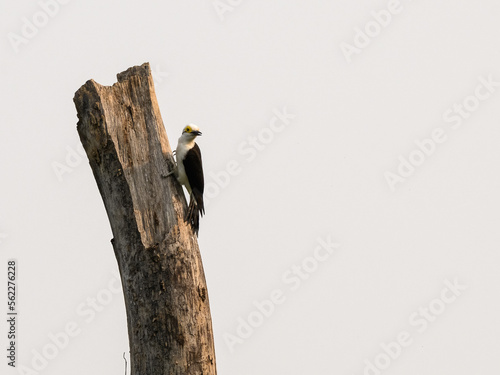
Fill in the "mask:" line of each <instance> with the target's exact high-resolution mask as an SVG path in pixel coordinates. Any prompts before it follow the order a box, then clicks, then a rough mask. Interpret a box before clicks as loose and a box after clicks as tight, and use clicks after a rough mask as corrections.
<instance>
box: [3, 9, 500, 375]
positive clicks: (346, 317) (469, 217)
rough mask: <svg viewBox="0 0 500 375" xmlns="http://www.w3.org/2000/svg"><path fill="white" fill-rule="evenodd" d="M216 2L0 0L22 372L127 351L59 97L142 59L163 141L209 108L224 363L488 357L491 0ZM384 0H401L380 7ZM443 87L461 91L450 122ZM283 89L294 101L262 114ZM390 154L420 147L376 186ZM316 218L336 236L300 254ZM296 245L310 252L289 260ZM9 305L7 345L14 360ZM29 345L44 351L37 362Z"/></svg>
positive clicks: (363, 363) (205, 239)
mask: <svg viewBox="0 0 500 375" xmlns="http://www.w3.org/2000/svg"><path fill="white" fill-rule="evenodd" d="M219 3H222V4H232V5H227V7H229V8H230V10H229V8H227V9H226V10H225V11H221V10H220V9H219V12H218V11H217V10H216V8H215V7H214V1H212V0H203V1H194V0H186V1H176V2H174V1H170V2H160V1H95V0H88V1H78V0H73V1H68V2H67V4H64V5H62V4H61V5H59V8H58V9H57V8H55V7H52V8H51V9H52V13H53V15H52V16H45V18H44V15H43V14H40V13H39V12H41V11H42V7H41V5H40V4H39V3H37V2H35V1H30V2H27V1H26V2H13V1H7V0H2V1H1V11H0V19H1V38H0V49H1V69H0V72H1V87H2V91H1V101H0V113H1V127H0V160H1V163H0V175H1V176H2V184H1V189H2V190H1V192H2V194H1V195H0V241H1V243H0V248H1V257H0V258H1V259H0V261H1V263H0V264H1V267H0V277H1V280H2V281H0V285H6V279H7V275H6V269H7V259H10V258H15V259H17V262H18V270H17V271H18V273H17V276H18V298H19V299H18V311H19V316H18V326H17V329H18V334H19V336H18V343H17V345H18V351H17V364H18V366H20V365H23V366H25V367H24V369H25V370H24V371H21V372H20V373H30V374H38V373H40V374H53V375H56V374H68V373H71V374H89V373H103V374H104V373H116V374H118V373H123V371H124V361H123V358H122V353H123V352H128V339H127V328H126V319H125V308H124V302H123V298H122V296H121V293H112V291H110V287H111V289H112V290H114V289H115V287H116V285H115V284H114V282H115V276H114V274H113V270H117V265H116V260H115V258H114V254H113V250H112V247H111V244H110V240H111V237H112V235H111V231H110V227H109V223H108V220H107V217H106V213H105V210H104V206H103V204H102V200H101V197H100V195H99V192H98V190H97V186H96V183H95V180H94V178H93V175H92V173H91V170H90V167H89V165H88V162H87V159H86V157H83V158H80V157H79V156H78V155H79V154H78V145H79V139H78V135H77V132H76V122H77V118H76V110H75V107H74V104H73V101H72V99H73V95H74V93H75V91H76V90H77V89H78V88H79V87H80V86H81V85H83V84H84V83H85V81H86V80H88V79H90V78H93V79H94V80H96V81H97V82H99V83H101V84H105V85H111V84H113V83H114V82H115V81H116V73H119V72H121V71H124V70H126V69H127V68H129V67H130V66H133V65H140V64H142V63H144V62H146V61H148V62H150V64H151V67H152V69H153V71H154V72H155V73H154V76H155V81H156V94H157V98H158V101H159V104H160V108H161V111H162V116H163V121H164V123H165V127H166V130H167V134H168V135H169V138H170V142H171V144H172V146H173V147H175V144H176V142H177V138H178V136H179V135H180V132H181V130H182V128H183V126H184V125H185V124H187V123H190V122H192V123H195V124H197V125H198V126H200V128H201V130H202V131H203V136H202V137H201V138H199V140H198V144H199V145H200V148H201V150H202V153H203V157H204V168H205V175H206V184H207V188H208V186H211V188H210V189H208V190H207V192H206V194H207V200H208V201H209V202H208V204H207V210H206V211H207V212H206V216H205V217H204V218H203V219H202V222H201V229H200V237H199V244H200V249H201V251H202V256H203V262H204V267H205V272H206V277H207V282H208V287H209V295H210V303H211V309H212V318H213V326H214V334H215V343H216V355H217V368H218V373H219V374H239V375H244V374H349V375H352V374H356V375H360V374H363V373H365V374H377V371H381V370H373V369H372V370H368V369H367V366H368V363H371V364H374V363H378V365H379V366H381V367H384V369H383V371H381V372H380V373H383V374H406V375H412V374H454V375H458V374H473V373H476V374H480V373H484V374H486V373H488V374H493V373H498V372H499V371H500V362H499V361H498V353H499V351H500V341H499V340H498V337H499V335H500V321H499V318H498V316H499V312H500V311H499V310H500V304H499V303H498V298H499V295H500V276H499V275H500V274H499V272H498V268H499V265H500V256H499V254H498V251H499V247H498V245H499V242H500V241H499V240H500V238H499V233H500V231H499V227H500V219H499V214H498V213H499V211H500V199H499V198H498V192H499V188H500V177H499V173H498V164H499V163H498V162H499V161H500V147H499V146H498V145H499V142H500V131H499V123H500V87H498V86H495V85H494V84H493V85H492V87H490V91H488V89H487V88H486V87H484V85H483V87H480V88H479V89H478V90H479V91H476V88H477V87H479V86H481V79H483V80H488V79H489V80H490V81H493V82H500V23H499V22H498V14H499V12H500V3H498V1H494V0H488V1H487V0H485V1H481V2H473V1H465V0H453V1H452V0H446V1H440V2H435V1H430V0H419V1H409V0H401V2H399V5H397V3H398V2H397V1H396V2H395V1H394V0H393V1H391V2H389V1H369V2H367V1H360V0H356V1H353V0H335V1H308V2H305V1H297V0H275V1H272V2H271V1H264V0H253V1H237V0H231V1H230V0H222V1H220V2H219ZM389 3H391V4H392V5H391V6H393V5H394V4H396V5H397V7H396V8H395V9H397V12H395V13H393V14H392V16H391V18H390V20H388V19H387V17H386V18H385V23H386V26H385V27H382V26H377V24H374V22H375V21H374V19H375V16H374V15H373V13H372V12H373V11H376V12H380V11H381V10H383V9H387V8H388V4H389ZM377 14H386V13H377ZM381 17H382V18H381ZM33 18H35V20H33ZM378 18H379V20H383V19H384V18H383V16H378ZM26 22H37V23H38V24H39V25H40V26H39V27H38V31H37V32H36V34H35V31H33V30H29V28H28V29H26V26H24V30H23V25H25V24H26ZM380 22H383V21H380ZM44 23H45V25H43V24H44ZM365 27H368V32H370V33H371V35H372V36H371V37H368V38H369V39H368V42H367V41H366V40H365V41H364V42H365V43H366V44H368V45H367V46H366V47H365V46H364V45H363V44H362V43H363V40H362V39H363V37H360V36H359V32H358V31H356V28H359V29H361V30H364V29H365ZM23 31H24V32H25V36H29V37H26V39H25V41H24V42H25V43H21V44H18V45H16V43H11V41H10V39H12V38H15V37H13V34H16V35H17V36H18V37H20V38H21V37H22V38H24V37H25V36H23ZM29 32H31V34H29ZM9 33H11V34H9ZM356 35H358V37H357V39H356V40H355V38H356ZM18 40H19V39H18ZM343 43H345V44H343ZM355 43H358V44H357V46H358V47H362V48H358V47H356V44H355ZM347 44H349V45H351V46H353V48H358V49H357V53H354V54H351V55H349V56H348V55H346V53H344V52H343V49H342V46H344V49H345V48H346V45H347ZM15 45H16V46H15ZM16 50H17V51H16ZM349 60H350V61H349ZM480 77H482V78H480ZM476 93H479V94H480V97H481V99H474V95H476ZM487 94H489V95H487ZM486 96H488V98H486ZM464 101H465V102H466V103H464ZM455 104H456V105H459V104H460V105H466V106H467V108H468V109H469V110H468V111H467V112H463V111H462V113H464V115H462V116H461V117H458V118H457V117H456V116H457V115H456V114H455V115H454V116H455V121H454V122H452V121H450V118H449V117H448V122H447V121H446V120H445V119H444V118H443V115H444V114H445V113H447V111H449V110H452V111H453V108H458V107H454V105H455ZM284 108H286V111H287V112H288V113H289V114H293V115H294V116H295V117H294V118H293V119H290V120H289V123H288V124H286V126H284V127H283V129H282V130H281V131H279V132H272V131H271V132H270V130H266V128H268V129H269V126H270V121H271V120H272V118H273V117H274V116H275V114H274V113H275V111H282V110H283V109H284ZM450 113H451V112H449V113H448V114H450ZM277 124H280V122H277ZM454 125H457V126H456V127H457V128H456V129H454V128H453V126H454ZM458 125H460V126H458ZM280 129H281V128H280ZM436 129H443V130H442V131H444V137H445V138H446V141H445V142H443V143H441V144H436V143H434V146H433V147H431V146H429V143H427V145H428V147H429V149H428V150H432V152H431V151H429V152H428V153H429V155H424V154H423V153H422V152H421V151H419V148H418V147H417V145H416V143H415V142H416V141H422V140H423V139H426V138H430V137H431V135H432V134H433V131H434V130H436ZM249 137H257V139H260V140H259V146H258V149H257V148H255V147H254V146H251V145H250V143H249ZM259 137H260V138H259ZM266 142H267V143H266ZM249 148H253V149H254V154H255V158H254V159H252V160H249V159H250V154H249V151H248V149H249ZM245 150H247V151H246V152H247V153H245ZM400 155H401V156H402V158H403V159H405V160H408V159H409V158H410V155H413V158H414V159H413V160H414V161H416V163H417V164H420V165H418V166H416V167H413V168H414V170H413V171H410V172H408V171H407V172H408V174H407V177H403V178H401V180H404V181H400V182H397V183H396V184H395V185H394V189H391V188H390V186H389V184H388V182H387V180H386V175H387V172H390V173H394V174H395V175H396V174H397V173H398V166H399V164H400V163H401V162H400V160H401V159H399V157H400ZM230 161H232V163H233V164H235V163H237V165H238V168H237V173H233V175H232V176H230V180H229V181H227V178H226V179H222V175H224V173H225V172H223V171H225V170H226V166H227V163H228V162H230ZM61 166H65V169H63V171H64V173H62V174H61ZM401 168H402V167H401ZM57 171H59V172H57ZM216 175H218V176H219V177H218V179H219V180H218V179H217V178H216V177H214V176H216ZM226 177H227V176H226ZM221 179H222V180H221ZM217 181H218V182H217ZM217 183H218V185H217ZM393 190H394V191H393ZM208 195H210V197H209V196H208ZM328 238H330V239H331V241H333V242H336V243H338V245H339V246H338V248H337V249H336V250H335V252H334V253H332V254H331V256H329V257H328V259H326V260H324V261H317V260H314V258H310V257H312V256H314V253H315V249H316V248H317V246H318V243H319V242H318V241H319V240H320V239H323V240H326V239H328ZM322 254H323V255H324V253H322ZM323 259H324V257H323ZM294 265H295V266H297V267H302V265H304V266H306V268H307V270H308V271H307V272H305V274H304V270H303V268H302V271H301V272H302V273H301V275H302V276H303V279H300V281H297V280H299V279H297V277H298V275H295V276H294V277H295V280H296V281H295V282H294V283H291V282H290V281H289V280H290V278H289V277H290V275H291V274H290V272H293V271H292V270H293V269H295V270H296V268H292V267H293V266H294ZM287 276H288V278H287ZM283 277H285V278H283ZM4 280H5V281H4ZM287 280H288V281H287ZM446 280H448V281H449V282H451V283H453V282H456V283H458V284H459V285H461V286H464V287H466V289H465V290H461V291H459V292H458V295H452V294H451V292H450V290H445V293H444V296H445V300H447V301H450V298H451V296H454V297H455V298H454V299H453V301H451V302H443V297H442V296H441V292H442V290H443V289H446V288H447V286H446V285H447V284H446ZM294 287H297V288H296V290H294ZM3 288H4V290H3V291H2V292H1V294H0V295H1V296H3V297H2V298H0V300H1V303H2V304H5V305H4V307H2V308H1V310H2V311H4V310H6V290H5V287H3ZM274 290H279V291H281V292H282V294H283V298H282V299H281V301H282V303H280V304H275V305H274V306H273V309H272V310H273V311H272V313H268V314H267V315H268V316H263V315H262V314H260V313H259V312H258V310H257V308H256V307H255V305H254V301H263V300H265V299H269V298H270V295H271V293H272V292H273V291H274ZM93 298H97V302H96V303H97V304H96V305H94V306H97V308H92V307H90V306H88V305H87V304H88V303H89V301H90V303H92V302H91V300H92V299H93ZM429 305H431V306H432V311H434V314H433V315H431V316H430V317H428V318H422V316H421V315H420V314H421V311H422V310H419V308H420V307H422V308H428V307H429ZM89 311H93V312H94V313H93V314H94V315H91V313H90V312H89ZM259 314H260V315H259ZM415 314H417V315H418V316H419V318H418V319H420V323H421V324H418V325H417V324H415V320H413V323H412V317H413V318H415V316H417V315H415ZM431 314H432V313H431ZM249 316H251V317H253V318H254V320H253V324H254V326H255V327H254V328H253V331H252V332H251V333H250V334H248V335H247V336H249V337H246V338H242V337H241V335H240V336H238V329H239V331H240V333H241V330H242V329H241V327H239V326H240V325H241V324H242V323H241V322H242V321H248V317H249ZM259 317H261V318H262V319H260V320H259ZM91 318H92V319H91ZM6 319H7V317H6V315H4V317H3V318H2V319H1V322H2V323H1V329H0V332H1V334H0V342H1V345H0V347H1V348H2V352H3V353H4V354H3V355H2V356H1V357H2V359H1V360H0V361H1V363H0V368H1V369H2V370H1V372H2V373H8V374H15V373H17V371H16V370H14V369H11V368H10V367H8V366H7V364H6V362H7V359H6V358H5V353H6V351H4V349H5V347H6V346H7V341H8V340H7V329H8V328H7V324H6ZM422 319H424V320H422ZM71 322H73V323H71ZM68 323H69V324H70V325H71V324H73V325H75V326H76V330H77V332H78V334H77V335H76V336H74V337H71V338H70V339H69V342H64V340H63V343H64V345H63V344H61V346H63V348H59V349H57V353H54V350H52V351H51V348H52V349H53V348H54V347H53V346H51V345H53V344H51V343H52V341H51V339H50V335H51V334H54V335H57V334H58V333H60V332H62V331H64V329H65V327H66V325H67V324H68ZM424 323H425V328H424ZM405 332H406V333H407V336H408V337H409V339H408V340H409V341H410V342H411V344H410V345H409V346H406V347H403V348H402V349H401V350H397V349H394V348H395V346H394V345H392V348H393V350H394V353H396V354H394V358H389V357H388V356H387V355H386V354H384V350H383V348H382V346H381V345H382V344H387V345H389V344H390V343H391V342H394V341H395V340H397V338H398V336H399V335H400V334H401V333H403V335H404V334H405ZM229 335H234V336H235V337H239V340H240V341H238V343H236V344H234V345H228V342H227V338H228V337H231V336H229ZM59 337H61V336H59ZM389 346H391V345H389ZM44 350H45V353H46V354H47V353H48V354H49V356H52V357H53V358H51V359H49V360H47V362H46V363H43V362H40V361H39V362H38V365H39V368H42V367H43V369H42V370H41V371H35V370H36V369H34V367H33V363H32V361H33V360H34V358H36V353H43V352H44ZM377 360H378V362H376V361H377ZM35 362H36V361H35ZM28 368H29V369H31V370H33V371H32V372H28V371H27V370H26V369H28ZM6 369H7V370H8V371H5V370H6Z"/></svg>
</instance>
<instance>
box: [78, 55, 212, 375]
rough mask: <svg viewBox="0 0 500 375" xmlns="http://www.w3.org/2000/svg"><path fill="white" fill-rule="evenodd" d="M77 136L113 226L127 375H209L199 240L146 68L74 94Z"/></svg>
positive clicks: (208, 338)
mask: <svg viewBox="0 0 500 375" xmlns="http://www.w3.org/2000/svg"><path fill="white" fill-rule="evenodd" d="M74 102H75V105H76V109H77V112H78V119H79V121H78V126H77V129H78V133H79V135H80V139H81V141H82V144H83V147H84V148H85V151H86V153H87V156H88V159H89V162H90V166H91V167H92V171H93V173H94V177H95V179H96V181H97V186H98V188H99V192H100V193H101V196H102V199H103V201H104V206H105V207H106V212H107V214H108V218H109V221H110V224H111V229H112V232H113V237H114V238H113V239H112V240H111V242H112V244H113V248H114V252H115V256H116V259H117V261H118V267H119V269H120V274H121V280H122V285H123V293H124V296H125V304H126V310H127V322H128V333H129V343H130V366H131V375H160V374H161V375H166V374H176V375H180V374H182V375H184V374H204V375H212V374H216V367H215V350H214V343H213V332H212V321H211V317H210V307H209V302H208V293H207V286H206V282H205V275H204V272H203V266H202V262H201V256H200V251H199V248H198V242H197V239H196V237H195V235H194V234H193V231H192V229H191V227H190V226H189V225H188V224H187V223H186V222H184V212H185V210H186V200H185V198H184V194H183V192H182V188H181V186H180V185H179V183H178V182H177V181H176V180H175V177H173V176H171V177H168V178H162V175H165V174H167V173H168V172H169V171H170V170H172V168H173V165H174V164H173V157H172V152H171V148H170V144H169V142H168V138H167V134H166V132H165V128H164V126H163V122H162V119H161V116H160V110H159V108H158V103H157V101H156V95H155V91H154V85H153V79H152V76H151V69H150V67H149V64H148V63H145V64H143V65H142V66H135V67H132V68H130V69H128V70H127V71H125V72H123V73H120V74H118V82H117V83H115V84H114V85H113V86H111V87H109V86H101V85H99V84H98V83H96V82H94V81H93V80H90V81H87V82H86V83H85V84H84V85H83V86H82V87H81V88H80V89H79V90H78V91H77V92H76V94H75V98H74Z"/></svg>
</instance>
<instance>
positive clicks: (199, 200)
mask: <svg viewBox="0 0 500 375" xmlns="http://www.w3.org/2000/svg"><path fill="white" fill-rule="evenodd" d="M204 213H205V207H204V205H203V196H202V195H201V194H197V192H194V191H193V194H192V195H191V197H190V199H189V207H188V211H187V216H186V221H187V222H188V223H189V224H191V227H192V228H193V231H194V233H196V236H198V230H199V229H200V215H201V216H203V214H204Z"/></svg>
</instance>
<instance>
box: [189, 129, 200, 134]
mask: <svg viewBox="0 0 500 375" xmlns="http://www.w3.org/2000/svg"><path fill="white" fill-rule="evenodd" d="M191 133H193V134H195V135H201V132H200V131H198V130H194V131H192V132H191Z"/></svg>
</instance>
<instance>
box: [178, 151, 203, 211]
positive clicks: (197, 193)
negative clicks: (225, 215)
mask: <svg viewBox="0 0 500 375" xmlns="http://www.w3.org/2000/svg"><path fill="white" fill-rule="evenodd" d="M183 164H184V170H185V171H186V175H187V178H188V181H189V185H190V186H191V191H192V192H193V195H194V197H195V199H196V203H197V204H198V210H199V212H200V213H201V215H203V214H204V213H205V208H204V206H203V190H204V188H205V180H204V178H203V165H202V162H201V151H200V148H199V147H198V145H197V144H196V143H195V144H194V147H193V148H191V150H189V151H188V152H187V153H186V156H185V157H184V160H183Z"/></svg>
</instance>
